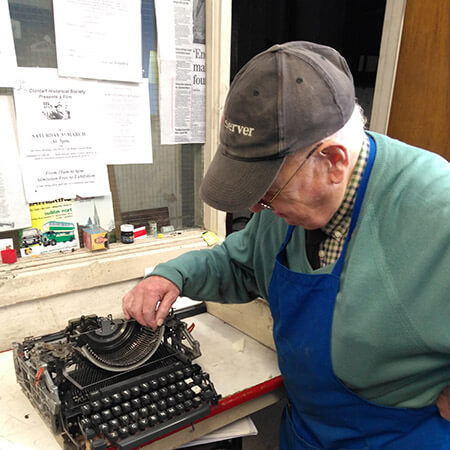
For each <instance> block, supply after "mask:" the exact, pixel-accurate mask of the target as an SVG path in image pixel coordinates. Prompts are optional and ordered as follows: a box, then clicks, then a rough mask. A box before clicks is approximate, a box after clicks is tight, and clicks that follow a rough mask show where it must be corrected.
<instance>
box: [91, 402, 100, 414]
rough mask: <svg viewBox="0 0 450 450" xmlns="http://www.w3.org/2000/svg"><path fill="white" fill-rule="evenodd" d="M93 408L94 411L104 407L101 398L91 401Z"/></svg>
mask: <svg viewBox="0 0 450 450" xmlns="http://www.w3.org/2000/svg"><path fill="white" fill-rule="evenodd" d="M91 408H92V411H94V412H97V411H100V410H101V409H102V404H101V403H100V401H99V400H95V401H94V402H91Z"/></svg>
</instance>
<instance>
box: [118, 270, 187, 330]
mask: <svg viewBox="0 0 450 450" xmlns="http://www.w3.org/2000/svg"><path fill="white" fill-rule="evenodd" d="M179 295H180V290H179V289H178V287H177V286H176V285H175V284H173V283H172V282H171V281H169V280H167V279H166V278H163V277H160V276H158V275H151V276H149V277H148V278H145V279H144V280H142V281H141V282H139V283H138V284H137V285H136V286H135V287H134V288H133V289H131V291H130V292H128V293H127V294H126V295H125V296H124V298H123V300H122V309H123V312H124V314H125V317H126V318H127V319H131V318H134V319H136V320H137V321H138V322H139V323H140V324H142V325H145V326H147V327H151V328H153V329H156V328H157V327H159V326H161V325H162V324H163V322H164V319H165V318H166V316H167V314H169V311H170V308H171V307H172V305H173V303H174V302H175V300H176V299H177V298H178V296H179Z"/></svg>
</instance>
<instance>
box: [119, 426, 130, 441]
mask: <svg viewBox="0 0 450 450" xmlns="http://www.w3.org/2000/svg"><path fill="white" fill-rule="evenodd" d="M119 436H120V437H121V438H122V439H124V438H126V437H128V427H121V428H119Z"/></svg>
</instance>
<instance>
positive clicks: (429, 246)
mask: <svg viewBox="0 0 450 450" xmlns="http://www.w3.org/2000/svg"><path fill="white" fill-rule="evenodd" d="M370 134H371V135H372V137H373V138H374V139H375V141H376V146H377V154H376V159H375V163H374V167H373V170H372V174H371V176H370V179H369V184H368V187H367V191H366V194H365V198H364V203H363V206H362V209H361V213H360V216H359V220H358V224H357V226H356V228H355V231H354V232H353V236H352V239H351V241H350V243H349V247H348V250H347V254H346V258H345V262H344V267H343V270H342V274H341V280H340V289H339V294H338V296H337V299H336V305H335V310H334V316H333V326H332V343H331V347H332V363H333V367H334V371H335V373H336V376H337V377H338V378H340V379H341V380H342V381H343V382H344V383H345V384H346V385H347V386H348V387H349V388H350V389H352V390H353V391H354V392H356V393H357V394H359V395H361V396H362V397H364V398H366V399H368V400H371V401H373V402H375V403H378V404H382V405H386V406H401V407H411V408H418V407H423V406H426V405H429V404H432V403H434V402H435V401H436V398H437V396H438V394H439V392H440V391H441V390H442V389H443V388H444V387H445V386H446V385H447V384H449V383H450V326H449V324H450V170H449V164H448V162H447V161H445V160H444V159H443V158H441V157H439V156H437V155H435V154H433V153H430V152H426V151H424V150H420V149H417V148H414V147H411V146H409V145H407V144H404V143H401V142H399V141H396V140H393V139H390V138H388V137H386V136H382V135H379V134H376V133H370ZM287 228H288V225H287V224H286V223H285V222H284V221H283V220H282V219H280V218H278V217H277V216H275V215H274V214H273V213H272V212H271V211H268V210H266V211H263V212H261V213H258V214H254V216H253V217H252V219H251V220H250V222H249V223H248V224H247V226H246V228H245V229H244V230H242V231H239V232H235V233H233V234H231V235H230V236H228V237H227V239H225V241H224V242H223V244H221V245H217V246H215V247H213V248H211V249H207V250H201V251H196V252H189V253H187V254H184V255H182V256H180V257H178V258H176V259H174V260H172V261H169V262H167V263H164V264H160V265H158V266H157V267H156V269H155V270H154V272H153V274H156V275H161V276H163V277H165V278H167V279H169V280H171V281H173V282H174V283H175V284H176V285H177V286H178V287H179V288H180V290H181V291H182V293H183V295H186V296H189V297H191V298H196V299H202V300H210V301H217V302H222V303H243V302H248V301H251V300H252V299H254V298H255V297H257V296H260V297H263V298H266V299H267V298H268V287H269V283H270V279H271V276H272V270H273V266H274V259H275V255H276V253H277V251H278V250H279V248H280V246H281V244H282V242H283V240H284V238H285V236H286V231H287ZM287 266H288V267H289V268H290V269H291V270H294V271H298V272H303V273H330V272H331V270H332V267H333V266H332V265H330V266H327V267H324V268H320V269H317V270H313V269H312V268H311V266H310V264H309V262H308V259H307V257H306V252H305V232H304V229H302V228H301V227H296V228H295V230H294V233H293V236H292V239H291V241H290V242H289V244H288V246H287ZM248 320H252V318H251V317H249V318H248Z"/></svg>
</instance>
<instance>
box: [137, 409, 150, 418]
mask: <svg viewBox="0 0 450 450" xmlns="http://www.w3.org/2000/svg"><path fill="white" fill-rule="evenodd" d="M139 415H140V416H141V417H147V416H148V408H146V407H145V406H144V407H143V408H141V409H139Z"/></svg>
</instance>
